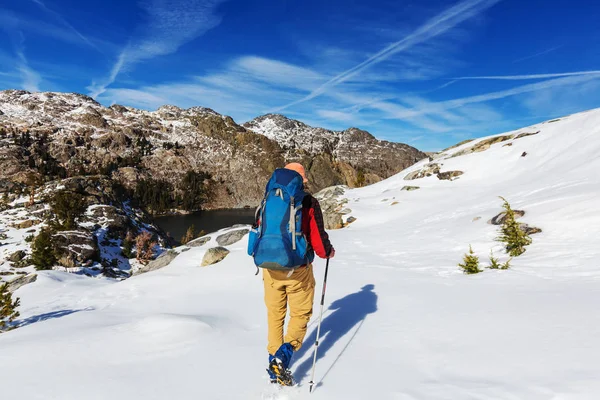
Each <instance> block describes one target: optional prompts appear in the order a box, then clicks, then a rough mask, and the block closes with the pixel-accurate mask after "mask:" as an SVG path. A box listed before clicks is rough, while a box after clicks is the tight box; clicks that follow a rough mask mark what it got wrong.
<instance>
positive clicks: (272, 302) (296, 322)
mask: <svg viewBox="0 0 600 400" xmlns="http://www.w3.org/2000/svg"><path fill="white" fill-rule="evenodd" d="M288 274H289V272H288V271H274V270H268V269H265V270H263V281H264V285H265V304H266V305H267V318H268V323H269V345H268V346H267V350H268V351H269V354H272V355H273V354H275V352H276V351H277V350H278V349H279V347H280V346H281V345H282V344H283V343H290V344H291V345H292V347H293V348H294V351H298V350H299V349H300V347H302V341H303V340H304V336H306V327H307V325H308V321H309V320H310V317H311V316H312V311H313V299H314V295H315V277H314V275H313V270H312V264H309V265H308V266H306V267H301V268H298V269H296V270H295V271H294V273H293V274H292V275H291V276H289V277H288ZM288 304H289V307H290V322H289V324H288V327H287V332H286V334H285V338H284V336H283V324H284V322H285V316H286V313H287V306H288Z"/></svg>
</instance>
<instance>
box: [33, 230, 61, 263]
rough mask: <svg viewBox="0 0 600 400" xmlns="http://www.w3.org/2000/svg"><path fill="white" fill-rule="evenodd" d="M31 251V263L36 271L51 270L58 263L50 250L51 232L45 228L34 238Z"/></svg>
mask: <svg viewBox="0 0 600 400" xmlns="http://www.w3.org/2000/svg"><path fill="white" fill-rule="evenodd" d="M31 249H32V252H31V262H32V263H33V265H35V269H37V270H38V271H39V270H44V269H52V267H53V266H54V265H55V264H56V263H57V261H58V260H57V259H56V255H55V254H54V250H53V249H52V232H51V231H50V230H48V229H46V228H44V229H42V230H41V231H40V233H39V235H37V236H36V237H35V239H34V240H33V244H32V245H31Z"/></svg>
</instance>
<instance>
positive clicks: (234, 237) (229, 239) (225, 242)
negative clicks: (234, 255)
mask: <svg viewBox="0 0 600 400" xmlns="http://www.w3.org/2000/svg"><path fill="white" fill-rule="evenodd" d="M248 232H250V230H249V229H240V230H237V231H231V232H227V233H224V234H222V235H220V236H217V243H218V244H219V246H229V245H232V244H234V243H237V242H239V241H240V240H242V238H243V237H244V236H246V235H247V234H248Z"/></svg>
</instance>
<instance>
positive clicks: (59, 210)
mask: <svg viewBox="0 0 600 400" xmlns="http://www.w3.org/2000/svg"><path fill="white" fill-rule="evenodd" d="M50 207H52V211H53V212H54V214H56V218H58V225H59V226H61V227H62V228H64V229H73V228H75V227H76V226H77V225H76V224H75V221H76V220H77V219H78V218H80V217H81V216H82V215H83V213H84V212H85V210H86V209H87V204H86V201H85V198H84V197H83V196H82V195H80V194H79V193H73V192H68V191H64V190H63V191H60V192H56V194H55V195H54V197H53V198H52V199H51V200H50Z"/></svg>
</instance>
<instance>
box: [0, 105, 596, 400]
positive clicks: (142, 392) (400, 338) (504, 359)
mask: <svg viewBox="0 0 600 400" xmlns="http://www.w3.org/2000/svg"><path fill="white" fill-rule="evenodd" d="M598 154H600V109H599V110H593V111H589V112H586V113H581V114H577V115H572V116H569V117H566V118H563V119H561V120H559V121H554V122H548V123H543V124H539V125H536V126H532V127H528V128H526V129H522V130H519V131H515V132H510V133H508V134H504V135H498V137H494V138H483V139H478V140H476V141H472V142H469V143H465V144H463V145H461V146H459V147H456V148H453V149H451V150H448V151H446V152H445V153H442V154H438V155H436V156H435V157H434V158H435V159H433V160H431V161H429V160H423V161H421V162H419V163H418V164H416V165H414V166H412V167H410V168H409V169H407V170H405V171H403V172H401V173H400V174H397V175H396V176H393V177H392V178H389V179H387V180H385V181H382V182H379V183H377V184H375V185H371V186H368V187H365V188H362V189H353V190H347V191H346V192H345V194H344V197H345V198H346V199H347V203H346V205H345V206H346V207H347V208H349V209H350V210H351V215H352V216H353V217H355V218H356V221H355V222H353V223H351V224H350V225H349V226H348V227H347V228H345V229H341V230H335V231H331V232H330V236H331V240H332V243H333V244H334V246H335V247H336V257H335V258H334V259H333V260H332V261H331V265H330V275H329V281H328V285H327V295H326V299H325V301H326V307H327V311H326V313H325V315H324V320H323V325H322V330H321V334H322V340H321V343H320V353H319V360H318V362H317V371H316V381H317V382H318V384H317V387H316V390H315V391H314V392H313V394H312V395H309V393H308V381H309V379H310V378H309V377H308V375H309V373H310V366H311V361H312V360H311V354H312V353H311V350H312V349H311V346H310V345H311V344H312V343H313V342H314V336H315V330H316V320H317V317H318V315H317V314H318V307H315V315H314V317H313V320H312V321H311V324H310V327H309V333H308V336H307V340H306V342H305V347H304V348H303V349H302V350H301V351H300V352H299V353H298V354H296V355H295V361H294V362H293V366H292V371H293V373H294V374H295V376H296V379H297V380H299V381H300V386H299V387H295V388H285V389H281V390H278V389H276V388H274V387H272V386H270V385H269V384H268V383H267V376H266V372H265V368H266V363H267V354H266V331H267V328H266V310H265V307H264V304H263V293H262V280H261V279H260V277H256V276H254V272H255V269H254V268H253V264H252V261H251V259H250V258H249V257H248V256H246V254H245V247H246V238H244V240H241V241H239V242H237V243H236V244H233V245H230V246H227V248H228V249H229V250H230V251H231V253H230V254H229V255H228V256H227V257H226V258H225V259H224V260H223V261H221V262H220V263H218V264H215V265H212V266H209V267H205V268H201V267H200V263H201V260H202V258H203V256H204V254H205V253H206V251H207V249H209V248H211V247H214V246H216V243H215V242H214V240H213V241H211V242H209V243H206V244H204V245H202V246H199V247H192V248H185V247H182V248H178V249H177V251H179V252H180V254H179V255H178V256H177V257H176V258H175V259H174V261H173V262H172V263H171V264H170V265H169V266H168V267H165V268H163V269H161V270H158V271H155V272H151V273H147V274H145V275H141V276H137V277H133V278H131V279H128V280H125V281H122V282H118V283H116V282H114V281H110V280H101V279H93V280H92V279H86V278H85V277H80V276H75V275H70V274H66V273H61V272H44V273H40V275H39V277H38V280H37V282H35V283H33V284H30V285H27V286H25V287H23V288H21V289H19V290H18V291H17V292H16V295H17V296H19V297H20V298H21V302H22V306H21V307H20V311H21V314H22V316H21V321H20V322H21V323H22V325H23V326H22V327H20V328H18V329H16V330H14V331H10V332H7V333H3V334H0V354H1V355H2V360H3V362H2V363H0V376H1V377H2V379H3V382H5V384H4V385H3V396H4V397H6V398H10V399H25V400H26V399H61V400H71V399H73V400H80V399H98V400H100V399H115V400H117V399H123V400H132V399H144V400H149V399H166V398H173V399H308V398H312V399H328V400H336V399H340V400H342V399H343V400H346V399H369V398H376V399H395V400H413V399H415V400H416V399H435V400H438V399H446V400H458V399H481V400H483V399H486V400H488V399H490V400H491V399H506V400H515V399H527V400H538V399H539V400H542V399H555V400H558V399H560V400H570V399H578V400H579V399H597V398H598V397H599V396H600V381H599V380H598V376H600V363H599V362H598V360H599V359H600V341H599V340H598V338H599V337H600V313H598V310H597V308H598V304H600V261H599V260H600V247H599V246H598V238H599V237H600V201H598V198H599V197H600V175H599V174H598V171H599V170H600V157H599V156H598ZM433 164H436V165H433ZM459 172H462V174H460V173H459ZM428 175H429V176H428ZM405 177H408V178H415V179H405ZM416 187H418V189H416ZM407 189H413V190H407ZM498 196H503V197H505V198H506V199H507V200H508V201H509V202H510V203H511V205H512V206H513V208H515V209H519V210H524V211H525V215H524V216H523V217H522V218H521V219H520V220H519V221H521V222H524V223H527V224H529V225H530V226H535V227H538V228H540V229H541V230H542V232H541V233H536V234H534V235H532V238H533V243H532V244H531V245H530V246H528V247H527V251H526V252H525V253H524V254H523V255H521V256H519V257H516V258H514V259H513V260H512V267H511V268H510V269H509V270H488V269H486V270H485V271H484V272H482V273H480V274H476V275H464V274H463V273H462V271H460V270H459V268H458V267H457V263H458V262H460V261H461V260H462V257H463V255H464V254H465V253H466V252H467V251H468V248H469V245H472V247H473V249H474V251H475V252H476V253H477V254H478V255H479V256H480V259H481V262H482V266H485V265H487V256H488V255H489V253H490V250H491V251H493V253H494V255H495V256H497V257H499V258H500V261H501V262H504V261H506V260H507V259H508V257H507V256H506V255H505V254H504V252H503V249H502V246H501V245H500V244H499V243H498V242H496V241H495V240H494V238H495V237H496V235H497V233H498V226H495V225H492V224H489V223H488V222H487V221H488V220H490V219H491V218H492V217H494V216H495V215H497V214H498V213H499V212H500V211H502V209H501V205H502V202H501V200H500V199H499V198H498ZM324 265H325V263H324V262H323V260H318V261H317V262H316V265H315V271H316V280H317V282H318V284H317V288H316V293H317V295H316V299H315V300H316V301H317V302H318V298H319V294H320V291H321V282H322V279H323V272H324V268H323V267H324Z"/></svg>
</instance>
